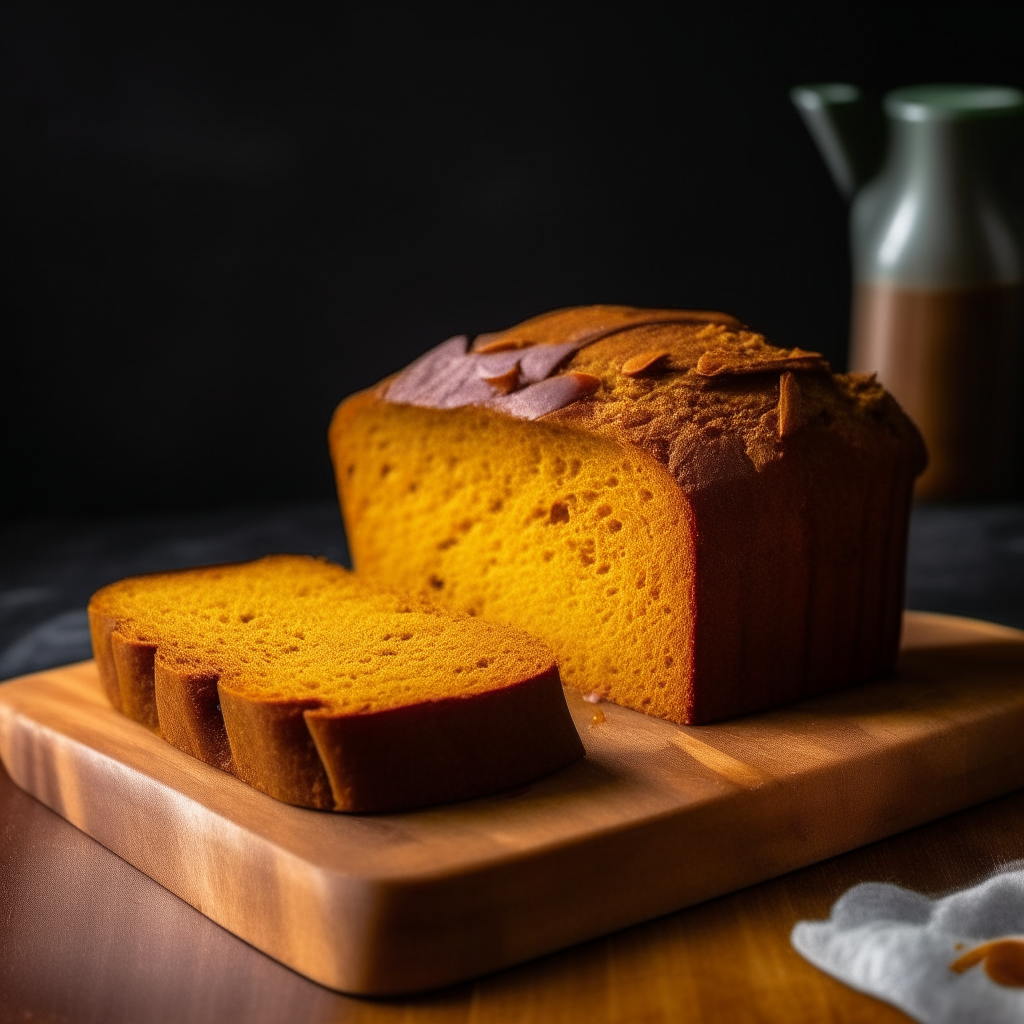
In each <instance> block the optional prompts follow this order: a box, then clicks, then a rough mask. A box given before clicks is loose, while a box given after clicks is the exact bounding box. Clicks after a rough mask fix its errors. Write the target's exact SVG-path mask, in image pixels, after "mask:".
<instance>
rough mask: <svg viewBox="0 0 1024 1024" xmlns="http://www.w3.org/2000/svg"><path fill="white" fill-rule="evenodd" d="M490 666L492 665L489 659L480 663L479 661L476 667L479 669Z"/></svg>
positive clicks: (482, 659) (484, 659)
mask: <svg viewBox="0 0 1024 1024" xmlns="http://www.w3.org/2000/svg"><path fill="white" fill-rule="evenodd" d="M488 665H490V661H488V659H487V658H481V659H480V660H479V661H478V662H477V663H476V667H477V668H487V666H488Z"/></svg>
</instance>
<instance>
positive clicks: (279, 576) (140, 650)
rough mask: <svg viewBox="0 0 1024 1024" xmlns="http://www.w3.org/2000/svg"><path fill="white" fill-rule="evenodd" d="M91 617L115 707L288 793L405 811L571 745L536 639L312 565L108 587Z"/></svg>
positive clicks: (506, 777) (503, 784) (555, 759)
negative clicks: (381, 589)
mask: <svg viewBox="0 0 1024 1024" xmlns="http://www.w3.org/2000/svg"><path fill="white" fill-rule="evenodd" d="M89 622H90V627H91V630H92V643H93V651H94V653H95V656H96V660H97V663H98V665H99V670H100V677H101V679H102V681H103V686H104V688H105V690H106V693H107V696H108V697H109V699H110V702H111V704H113V706H114V707H115V708H117V709H118V710H120V711H122V712H123V713H124V714H126V715H128V716H129V717H131V718H133V719H135V720H136V721H138V722H141V723H142V724H143V725H146V726H148V727H149V728H150V729H153V730H155V731H158V732H159V733H160V734H161V735H162V736H163V737H164V739H166V740H167V741H168V742H170V743H172V744H174V745H175V746H176V747H178V748H179V749H181V750H184V751H185V752H186V753H188V754H191V755H192V756H194V757H197V758H199V759H200V760H202V761H206V762H207V763H208V764H211V765H214V766H215V767H217V768H221V769H223V770H224V771H228V772H232V773H233V774H235V775H237V776H238V777H239V778H240V779H242V780H244V781H245V782H247V783H249V784H250V785H252V786H255V787H256V788H257V789H260V790H262V791H263V792H264V793H269V794H270V795H271V796H273V797H276V798H277V799H279V800H284V801H286V802H287V803H290V804H298V805H300V806H302V807H315V808H321V809H333V810H339V811H387V810H399V809H404V808H411V807H418V806H424V805H427V804H434V803H442V802H445V801H449V800H459V799H463V798H466V797H473V796H480V795H483V794H485V793H491V792H495V791H498V790H502V789H507V788H509V787H513V786H518V785H521V784H523V783H526V782H529V781H531V780H533V779H535V778H537V777H539V776H541V775H544V774H546V773H547V772H551V771H553V770H555V769H556V768H561V767H562V766H564V765H566V764H569V763H570V762H572V761H574V760H576V759H577V758H579V757H582V756H583V746H582V744H581V743H580V739H579V736H578V735H577V733H576V729H575V727H574V725H573V722H572V718H571V716H570V715H569V710H568V707H567V706H566V703H565V695H564V693H563V692H562V687H561V684H560V681H559V676H558V670H557V668H556V667H555V664H554V660H553V657H552V654H551V651H550V650H549V649H548V648H547V647H546V646H545V645H544V644H543V643H541V642H540V641H538V640H536V639H534V638H533V637H530V636H528V635H526V634H524V633H522V632H521V631H519V630H517V629H513V628H511V627H508V626H503V625H500V624H495V623H491V622H484V621H482V620H480V619H474V618H471V617H470V616H466V615H452V614H449V613H447V612H444V611H442V610H440V609H438V608H436V607H431V606H429V605H425V604H423V603H422V602H419V601H416V600H408V599H405V598H402V597H400V596H396V595H394V594H391V593H387V592H384V591H380V590H376V589H374V588H372V587H370V586H368V585H366V584H364V583H362V582H360V581H359V580H358V579H357V578H356V577H355V576H353V574H352V573H350V572H348V571H346V570H345V569H343V568H341V567H340V566H337V565H333V564H331V563H329V562H325V561H322V560H319V559H314V558H307V557H301V556H289V555H278V556H272V557H269V558H264V559H261V560H260V561H257V562H249V563H245V564H240V565H223V566H214V567H212V568H205V569H192V570H188V571H185V572H172V573H161V574H155V575H151V576H139V577H135V578H133V579H128V580H124V581H122V582H120V583H113V584H111V585H110V586H108V587H104V588H103V589H102V590H100V591H98V592H97V593H96V594H95V595H93V598H92V600H91V601H90V603H89Z"/></svg>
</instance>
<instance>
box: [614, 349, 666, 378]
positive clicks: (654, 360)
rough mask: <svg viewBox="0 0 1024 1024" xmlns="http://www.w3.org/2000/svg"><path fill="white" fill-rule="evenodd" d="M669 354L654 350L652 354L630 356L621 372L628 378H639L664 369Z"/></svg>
mask: <svg viewBox="0 0 1024 1024" xmlns="http://www.w3.org/2000/svg"><path fill="white" fill-rule="evenodd" d="M669 354H670V353H669V352H668V351H667V350H666V349H654V350H652V351H650V352H641V353H640V354H639V355H638V356H630V357H629V359H627V360H626V361H625V362H624V363H623V364H622V367H621V372H622V373H624V374H625V375H626V376H627V377H639V376H640V375H641V374H642V373H646V372H647V371H648V370H652V369H659V370H660V369H663V368H664V364H665V361H666V360H667V359H668V357H669Z"/></svg>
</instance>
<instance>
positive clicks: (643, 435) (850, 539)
mask: <svg viewBox="0 0 1024 1024" xmlns="http://www.w3.org/2000/svg"><path fill="white" fill-rule="evenodd" d="M330 446H331V452H332V457H333V460H334V467H335V473H336V478H337V483H338V490H339V495H340V500H341V505H342V510H343V513H344V518H345V524H346V528H347V531H348V536H349V542H350V546H351V550H352V554H353V560H354V563H355V567H356V570H357V572H358V573H359V574H360V575H361V576H363V577H365V578H366V579H368V580H370V581H372V582H375V583H378V584H383V585H386V586H389V587H396V588H401V589H402V590H404V591H408V592H410V593H415V594H419V595H422V596H423V597H424V598H427V599H429V600H432V601H433V602H435V603H438V604H440V605H443V606H445V607H448V608H451V609H458V610H462V611H465V612H468V613H470V614H472V615H476V616H483V617H486V618H488V619H491V620H493V621H497V622H506V623H510V624H513V625H516V626H518V627H520V628H523V629H526V630H529V631H530V632H532V633H533V634H535V635H536V636H538V637H540V638H541V639H543V640H545V641H546V642H547V643H549V644H550V646H551V647H552V649H553V650H554V652H555V656H556V658H557V660H558V665H559V669H560V671H561V674H562V678H563V681H564V682H566V683H567V684H568V685H571V686H573V687H576V688H578V689H579V690H582V691H583V692H584V693H586V694H590V695H593V699H598V698H604V699H607V700H611V701H615V702H617V703H620V704H624V705H626V706H628V707H631V708H635V709H638V710H640V711H644V712H647V713H648V714H652V715H658V716H661V717H663V718H667V719H670V720H672V721H675V722H683V723H702V722H709V721H712V720H715V719H720V718H724V717H727V716H730V715H736V714H739V713H742V712H747V711H753V710H756V709H759V708H766V707H769V706H772V705H776V704H780V703H784V702H787V701H791V700H794V699H796V698H799V697H802V696H804V695H808V694H813V693H817V692H819V691H823V690H827V689H832V688H835V687H840V686H845V685H847V684H850V683H854V682H856V681H858V680H865V679H869V678H872V677H877V676H882V675H884V674H886V673H888V672H889V671H890V670H891V669H892V667H893V663H894V659H895V656H896V651H897V646H898V642H899V633H900V622H901V610H902V603H903V580H904V563H905V550H906V537H907V525H908V515H909V505H910V500H911V490H912V485H913V481H914V477H915V476H916V475H917V474H918V473H920V471H921V470H922V468H923V467H924V465H925V461H926V456H925V452H924V447H923V444H922V441H921V439H920V436H919V434H918V432H917V430H916V428H915V427H914V426H913V424H912V423H911V422H910V421H909V419H908V418H907V417H906V416H905V415H904V413H903V412H902V410H901V409H900V408H899V406H898V405H897V404H896V402H895V401H894V400H893V399H892V397H891V396H890V395H889V394H888V393H887V392H886V391H885V390H884V389H883V388H882V387H881V386H880V385H879V384H878V383H877V382H876V381H875V380H874V379H873V377H866V376H859V375H855V374H846V375H842V374H833V373H831V372H830V369H829V367H828V364H827V363H826V362H825V361H824V360H823V359H822V357H821V356H820V355H818V354H816V353H813V352H805V351H801V350H799V349H781V348H777V347H774V346H772V345H769V344H768V343H767V342H766V341H765V339H764V338H763V337H762V336H761V335H759V334H757V333H755V332H753V331H750V330H747V329H745V328H743V326H742V325H741V324H740V323H739V322H738V321H736V320H735V319H734V318H732V317H730V316H727V315H725V314H720V313H706V312H693V311H679V310H642V309H633V308H628V307H619V306H591V307H581V308H576V309H567V310H559V311H556V312H553V313H548V314H546V315H544V316H540V317H537V318H535V319H533V320H528V321H526V322H525V323H523V324H520V325H519V326H517V327H513V328H511V329H509V330H507V331H503V332H500V333H497V334H490V335H483V336H478V337H477V338H476V339H475V342H474V343H473V344H472V345H470V344H469V340H468V339H467V338H466V337H457V338H452V339H450V340H449V341H446V342H444V343H443V344H441V345H440V346H438V347H437V348H435V349H433V350H431V351H430V352H428V353H427V354H426V355H424V356H423V357H421V358H420V359H419V360H417V361H416V362H414V363H413V364H411V365H410V366H409V367H408V368H406V369H405V370H403V371H402V372H400V373H399V374H397V375H396V376H394V377H392V378H389V379H388V380H386V381H384V382H382V383H381V384H380V385H378V386H377V387H375V388H373V389H371V390H369V391H365V392H362V393H360V394H357V395H355V396H353V397H351V398H349V399H348V400H347V401H345V402H344V403H342V405H341V406H340V407H339V408H338V410H337V412H336V413H335V416H334V419H333V421H332V424H331V429H330Z"/></svg>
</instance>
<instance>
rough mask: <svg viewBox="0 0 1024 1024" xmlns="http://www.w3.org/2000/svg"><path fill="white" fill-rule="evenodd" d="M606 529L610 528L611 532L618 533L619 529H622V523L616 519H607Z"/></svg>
mask: <svg viewBox="0 0 1024 1024" xmlns="http://www.w3.org/2000/svg"><path fill="white" fill-rule="evenodd" d="M608 529H609V530H611V532H612V533H618V532H619V530H621V529H622V523H620V522H619V521H618V519H609V520H608Z"/></svg>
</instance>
